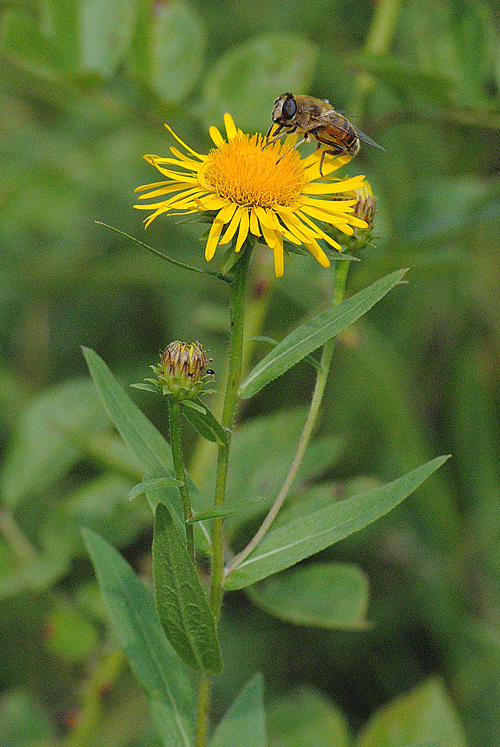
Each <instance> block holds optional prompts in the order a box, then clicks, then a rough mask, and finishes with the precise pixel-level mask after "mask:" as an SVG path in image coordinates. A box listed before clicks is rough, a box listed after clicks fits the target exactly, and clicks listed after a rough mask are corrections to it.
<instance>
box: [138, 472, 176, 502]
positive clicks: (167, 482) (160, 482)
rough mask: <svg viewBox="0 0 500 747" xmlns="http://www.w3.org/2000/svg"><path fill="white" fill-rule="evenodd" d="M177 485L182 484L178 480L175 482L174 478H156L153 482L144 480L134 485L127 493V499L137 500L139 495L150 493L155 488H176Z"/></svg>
mask: <svg viewBox="0 0 500 747" xmlns="http://www.w3.org/2000/svg"><path fill="white" fill-rule="evenodd" d="M179 485H182V483H181V482H180V480H176V479H175V477H156V478H155V479H154V480H150V479H145V480H142V482H139V483H138V484H137V485H134V487H133V488H132V489H131V490H130V492H129V499H130V500H133V499H134V498H138V497H139V496H140V495H145V494H147V493H151V492H152V491H153V490H156V489H157V488H177V487H178V486H179ZM155 508H156V505H155Z"/></svg>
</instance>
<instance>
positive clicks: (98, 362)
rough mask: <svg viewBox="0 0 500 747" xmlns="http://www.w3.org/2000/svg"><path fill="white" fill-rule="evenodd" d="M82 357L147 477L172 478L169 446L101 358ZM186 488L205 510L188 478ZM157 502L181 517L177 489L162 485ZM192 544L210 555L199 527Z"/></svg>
mask: <svg viewBox="0 0 500 747" xmlns="http://www.w3.org/2000/svg"><path fill="white" fill-rule="evenodd" d="M83 354H84V356H85V360H86V361H87V365H88V367H89V371H90V374H91V376H92V379H93V381H94V384H95V385H96V387H97V390H98V391H99V394H100V395H101V398H102V400H103V402H104V406H105V407H106V410H107V412H108V415H109V417H110V418H111V420H112V421H113V423H114V424H115V425H116V427H117V429H118V431H119V432H120V434H121V436H122V438H123V440H124V441H125V442H126V443H127V444H128V446H129V447H130V449H131V450H132V451H133V452H134V454H135V455H136V457H137V459H138V460H139V462H140V464H141V465H142V468H143V470H144V472H145V473H146V475H148V477H151V478H162V477H171V476H172V473H173V471H174V468H173V463H172V452H171V450H170V445H169V444H168V443H167V441H166V440H165V439H164V438H163V436H162V435H161V433H160V432H159V430H157V428H155V426H154V425H153V424H152V423H151V422H150V421H149V420H148V419H147V417H146V416H145V415H144V413H143V412H141V410H139V408H138V407H137V405H136V404H134V402H132V400H131V399H130V397H129V396H128V394H126V393H125V392H124V390H123V389H122V387H121V386H120V385H119V384H118V382H117V381H116V379H115V377H114V376H113V374H112V373H111V371H110V369H109V368H108V366H107V365H106V364H105V363H104V361H103V360H102V358H100V357H99V356H98V355H97V353H95V352H94V351H93V350H90V348H83ZM188 484H189V490H190V494H191V500H192V503H193V507H194V508H195V509H196V510H199V509H201V508H204V506H202V505H201V503H202V498H201V496H200V495H199V493H198V491H197V490H196V488H195V486H194V485H193V484H192V482H191V481H190V479H189V477H188ZM150 497H151V496H150ZM160 499H161V500H162V501H163V502H164V503H166V504H168V505H169V506H170V507H173V509H174V511H176V513H177V514H178V515H179V516H180V515H181V511H180V499H179V494H178V490H177V488H176V487H172V486H171V487H168V486H167V484H166V483H165V482H164V483H163V484H162V487H161V498H160ZM195 541H196V546H197V548H198V549H199V550H200V552H202V553H203V554H205V555H209V554H210V537H209V534H208V531H207V530H206V528H205V527H204V526H203V524H201V523H199V524H198V526H197V527H196V528H195Z"/></svg>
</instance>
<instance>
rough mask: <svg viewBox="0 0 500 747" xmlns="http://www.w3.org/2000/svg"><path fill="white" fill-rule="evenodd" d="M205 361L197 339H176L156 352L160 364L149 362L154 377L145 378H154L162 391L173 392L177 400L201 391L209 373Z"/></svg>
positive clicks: (209, 375) (193, 395)
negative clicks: (185, 340)
mask: <svg viewBox="0 0 500 747" xmlns="http://www.w3.org/2000/svg"><path fill="white" fill-rule="evenodd" d="M207 365H208V360H207V356H206V355H205V353H204V351H203V348H202V346H201V344H200V343H199V342H180V340H176V341H175V342H171V343H170V345H168V346H167V347H166V348H165V350H164V351H163V353H162V354H161V355H160V364H159V365H158V366H151V368H152V369H153V371H154V372H155V374H156V376H157V378H156V379H155V380H153V379H147V381H150V382H151V383H153V382H154V384H155V385H156V386H157V387H158V389H159V390H160V391H161V392H162V394H170V395H173V397H174V398H175V399H177V400H179V401H181V400H185V399H194V398H195V397H197V396H198V395H199V394H202V393H203V387H204V384H205V383H206V381H207V379H211V378H212V376H213V371H211V369H209V368H207ZM205 392H206V390H205Z"/></svg>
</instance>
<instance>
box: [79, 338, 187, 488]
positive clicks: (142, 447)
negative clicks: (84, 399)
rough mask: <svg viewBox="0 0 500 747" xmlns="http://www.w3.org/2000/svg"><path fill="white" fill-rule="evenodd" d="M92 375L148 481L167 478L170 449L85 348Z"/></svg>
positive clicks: (101, 362)
mask: <svg viewBox="0 0 500 747" xmlns="http://www.w3.org/2000/svg"><path fill="white" fill-rule="evenodd" d="M83 354H84V356H85V360H86V361H87V365H88V367H89V371H90V374H91V376H92V379H93V381H94V384H95V386H96V387H97V389H98V391H99V394H100V395H101V398H102V400H103V402H104V406H105V407H106V410H107V411H108V415H109V417H110V418H111V420H112V421H113V423H114V424H115V425H116V427H117V428H118V430H119V432H120V434H121V436H122V438H123V440H124V441H126V442H127V443H128V445H129V446H130V448H131V449H132V451H133V452H134V454H135V455H136V456H137V458H138V459H139V461H140V463H141V464H142V466H143V469H144V471H145V472H146V474H147V475H149V477H165V476H167V475H168V473H169V472H170V471H171V470H172V453H171V451H170V446H169V445H168V443H167V442H166V441H165V439H164V438H163V436H162V435H161V434H160V432H159V431H158V430H157V429H156V428H155V427H154V425H153V424H152V423H151V422H150V421H149V420H148V419H147V417H146V416H145V415H144V413H142V412H141V410H139V408H138V407H137V406H136V405H135V404H134V403H133V402H132V400H131V399H130V397H129V396H128V395H127V394H126V393H125V392H124V390H123V389H122V387H121V386H120V385H119V384H118V382H117V381H116V379H115V377H114V376H113V374H112V373H111V371H110V370H109V368H108V366H107V365H106V364H105V363H104V361H103V360H102V358H100V357H99V356H98V355H97V353H95V352H94V351H93V350H91V349H90V348H83Z"/></svg>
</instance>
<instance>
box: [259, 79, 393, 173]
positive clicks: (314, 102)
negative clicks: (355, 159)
mask: <svg viewBox="0 0 500 747" xmlns="http://www.w3.org/2000/svg"><path fill="white" fill-rule="evenodd" d="M272 120H273V124H272V125H271V127H270V128H269V131H268V133H267V137H269V135H270V134H271V131H272V128H273V126H274V125H275V124H277V125H278V129H277V130H276V132H275V134H274V136H273V137H272V138H271V140H269V141H268V142H267V143H266V146H267V145H270V144H271V143H274V142H275V141H276V140H278V138H280V137H283V135H290V134H292V133H294V132H299V133H300V134H301V135H302V140H299V142H298V143H296V144H295V145H294V146H293V147H294V148H296V147H297V146H299V145H302V143H305V142H308V141H309V140H310V139H311V138H314V139H315V140H316V141H317V142H318V148H319V147H321V146H324V148H323V152H322V154H321V161H320V164H319V172H320V174H321V176H323V171H322V168H323V161H324V158H325V156H326V154H327V153H328V154H331V155H333V156H341V155H343V154H344V153H350V154H351V155H352V156H355V155H356V153H357V152H358V151H359V147H360V140H361V141H363V142H364V143H367V144H368V145H372V146H373V147H374V148H380V150H385V148H382V146H381V145H379V144H378V143H376V142H375V141H374V140H372V139H371V137H368V135H366V134H365V133H364V132H362V131H361V130H358V129H357V127H354V125H352V124H351V123H350V122H349V120H348V119H347V118H346V117H344V115H343V114H340V113H339V112H337V111H335V109H334V108H333V106H332V105H331V104H330V103H329V102H328V101H322V100H321V99H316V98H314V97H313V96H295V95H294V94H293V93H282V94H281V96H278V98H277V99H276V101H275V102H274V107H273V113H272ZM266 146H264V147H266Z"/></svg>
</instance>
